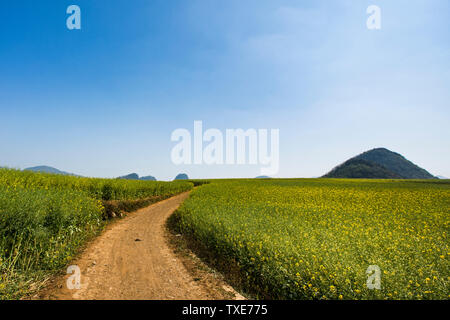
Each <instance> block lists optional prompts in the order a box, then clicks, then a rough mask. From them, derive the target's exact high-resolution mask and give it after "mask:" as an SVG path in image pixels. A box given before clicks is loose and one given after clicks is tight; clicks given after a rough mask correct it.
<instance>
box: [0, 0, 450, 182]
mask: <svg viewBox="0 0 450 320" xmlns="http://www.w3.org/2000/svg"><path fill="white" fill-rule="evenodd" d="M71 4H76V5H78V6H79V7H80V8H81V17H82V20H81V21H82V25H81V30H68V29H67V27H66V19H67V17H68V15H67V14H66V9H67V7H68V6H69V5H71ZM372 4H375V5H377V6H379V7H380V8H381V17H382V20H381V21H382V28H381V30H368V29H367V27H366V20H367V18H368V15H367V13H366V9H367V7H368V6H369V5H372ZM449 21H450V2H449V1H447V0H432V1H421V0H416V1H406V0H399V1H395V2H392V1H387V0H363V1H358V2H355V1H351V0H336V1H328V0H321V1H312V0H310V1H303V2H302V3H301V4H299V3H298V1H294V0H289V1H268V0H267V1H264V0H263V1H261V0H259V1H257V0H249V1H245V2H242V1H237V0H229V1H226V2H223V1H202V0H193V1H178V0H174V1H170V2H168V1H162V0H155V1H151V2H149V1H144V0H137V1H134V2H133V4H132V5H130V2H129V1H122V0H121V1H115V2H114V3H112V2H111V1H103V0H99V1H95V2H93V1H87V0H77V1H74V2H73V3H72V2H66V1H59V2H58V3H55V1H39V2H38V3H37V2H36V1H31V0H27V1H24V0H18V1H14V2H3V3H1V4H0V27H1V28H0V39H1V41H0V111H1V118H0V119H1V122H0V124H1V125H0V134H1V136H2V137H3V139H2V140H1V142H0V150H1V156H0V166H7V167H11V168H18V169H24V168H27V167H33V166H40V165H47V166H51V167H55V168H57V169H59V170H62V171H67V172H71V173H75V174H79V175H82V176H90V177H107V178H112V177H118V176H123V175H126V174H129V173H132V172H135V173H138V174H139V175H140V176H147V175H152V176H154V177H156V178H157V179H158V180H172V179H173V178H174V177H175V176H176V175H177V174H178V173H187V174H188V175H189V177H190V178H254V177H256V176H259V175H261V174H260V173H259V169H260V166H259V165H180V166H177V165H175V164H173V163H172V161H171V154H170V153H171V149H172V148H173V146H174V145H175V143H174V142H172V141H171V133H172V132H173V131H174V130H176V129H178V128H186V129H188V130H191V131H192V130H193V123H194V121H195V120H201V121H203V124H204V127H205V128H217V129H219V130H221V131H223V132H225V130H226V129H238V128H241V129H244V130H246V129H250V128H255V129H259V128H263V129H279V132H280V157H279V161H280V167H279V172H278V174H277V175H275V177H280V178H301V177H304V178H311V177H319V176H322V175H323V174H325V173H327V172H328V171H330V170H331V169H332V168H334V167H335V166H337V165H338V164H340V163H342V162H344V161H345V160H347V159H349V158H351V157H353V156H356V155H358V154H360V153H362V152H364V151H367V150H370V149H373V148H378V147H384V148H387V149H389V150H391V151H394V152H397V153H400V154H402V155H403V156H404V157H405V158H406V159H408V160H410V161H412V162H413V163H415V164H416V165H418V166H420V167H422V168H424V169H425V170H427V171H428V172H430V173H431V174H432V175H435V176H436V175H440V176H445V177H450V166H449V165H448V163H450V161H449V159H450V148H449V145H448V141H450V127H449V125H448V122H449V120H450V108H449V107H450V106H449V101H450V90H449V83H450V31H449V28H448V23H449Z"/></svg>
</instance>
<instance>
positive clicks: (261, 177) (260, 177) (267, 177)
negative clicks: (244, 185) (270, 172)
mask: <svg viewBox="0 0 450 320" xmlns="http://www.w3.org/2000/svg"><path fill="white" fill-rule="evenodd" d="M255 179H272V178H271V177H269V176H257V177H256V178H255Z"/></svg>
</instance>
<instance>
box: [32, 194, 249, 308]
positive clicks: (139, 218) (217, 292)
mask: <svg viewBox="0 0 450 320" xmlns="http://www.w3.org/2000/svg"><path fill="white" fill-rule="evenodd" d="M187 197H188V193H183V194H181V195H178V196H175V197H173V198H170V199H167V200H164V201H161V202H159V203H156V204H153V205H152V206H150V207H147V208H144V209H141V210H139V211H137V212H135V213H132V214H129V215H128V216H127V217H125V218H123V219H121V220H119V221H117V222H115V223H112V224H111V225H110V226H109V227H108V228H107V230H105V232H103V233H102V235H100V236H99V237H98V238H97V239H95V240H94V241H93V242H92V243H91V244H90V245H89V246H88V247H87V248H86V250H85V251H84V252H83V253H82V254H81V256H80V257H79V258H78V259H77V260H76V261H74V262H73V263H72V264H73V265H78V266H79V268H80V270H81V288H80V289H72V290H69V289H68V288H67V285H66V279H67V277H68V276H66V277H60V279H57V280H55V281H54V282H55V283H54V285H53V286H54V288H53V289H49V290H47V291H46V292H45V293H43V295H41V296H40V298H41V299H82V300H84V299H89V300H92V299H94V300H103V299H120V300H122V299H150V300H152V299H188V300H189V299H225V298H226V299H230V292H231V293H232V295H231V298H233V297H234V296H236V298H238V299H239V298H241V297H239V294H236V295H235V294H234V293H233V290H232V289H231V288H229V287H228V288H226V285H225V284H224V283H223V282H221V281H219V280H217V281H215V280H213V281H212V282H211V281H208V282H207V283H206V284H205V282H202V281H199V280H200V279H199V278H195V277H194V276H195V275H194V276H193V274H192V272H190V271H188V270H187V269H186V267H185V265H184V264H183V262H182V261H181V259H180V257H179V256H178V255H176V254H175V253H174V251H173V250H172V248H171V247H170V246H169V245H168V240H167V231H166V229H165V221H166V219H167V218H168V217H169V216H170V215H171V214H172V213H173V211H174V210H176V209H177V208H178V206H179V205H180V204H181V203H182V202H183V200H184V199H186V198H187ZM224 289H225V291H224ZM224 292H227V294H224Z"/></svg>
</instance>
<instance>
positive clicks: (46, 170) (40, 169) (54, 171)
mask: <svg viewBox="0 0 450 320" xmlns="http://www.w3.org/2000/svg"><path fill="white" fill-rule="evenodd" d="M23 170H24V171H33V172H43V173H52V174H61V175H65V176H75V174H73V173H69V172H65V171H61V170H58V169H56V168H53V167H49V166H37V167H31V168H26V169H23Z"/></svg>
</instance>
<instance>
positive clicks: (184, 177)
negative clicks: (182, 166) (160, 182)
mask: <svg viewBox="0 0 450 320" xmlns="http://www.w3.org/2000/svg"><path fill="white" fill-rule="evenodd" d="M174 180H189V177H188V175H187V174H186V173H180V174H179V175H177V176H176V177H175V179H174Z"/></svg>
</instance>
